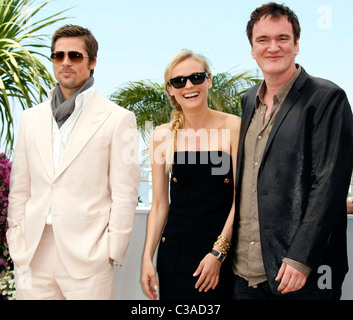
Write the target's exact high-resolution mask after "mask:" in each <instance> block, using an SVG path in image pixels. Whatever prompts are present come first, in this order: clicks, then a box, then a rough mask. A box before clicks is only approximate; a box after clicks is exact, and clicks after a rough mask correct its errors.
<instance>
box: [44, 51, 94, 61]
mask: <svg viewBox="0 0 353 320" xmlns="http://www.w3.org/2000/svg"><path fill="white" fill-rule="evenodd" d="M66 52H67V56H68V57H69V59H70V61H71V62H73V63H81V62H82V60H83V58H89V56H84V55H83V54H82V53H81V52H80V51H53V52H52V53H51V55H50V59H51V60H52V61H53V62H62V61H63V60H64V59H65V53H66Z"/></svg>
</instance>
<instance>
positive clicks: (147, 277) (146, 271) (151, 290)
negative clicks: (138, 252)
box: [141, 261, 158, 300]
mask: <svg viewBox="0 0 353 320" xmlns="http://www.w3.org/2000/svg"><path fill="white" fill-rule="evenodd" d="M141 273H142V276H141V284H142V287H143V290H144V291H145V293H146V295H147V296H148V297H150V298H151V299H152V300H157V289H158V282H157V277H156V268H155V267H154V265H153V263H152V261H144V262H143V263H142V272H141Z"/></svg>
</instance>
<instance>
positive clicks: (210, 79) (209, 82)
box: [207, 76, 212, 89]
mask: <svg viewBox="0 0 353 320" xmlns="http://www.w3.org/2000/svg"><path fill="white" fill-rule="evenodd" d="M207 80H208V89H211V88H212V76H210V77H209V78H208V79H207Z"/></svg>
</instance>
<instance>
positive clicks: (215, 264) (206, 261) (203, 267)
mask: <svg viewBox="0 0 353 320" xmlns="http://www.w3.org/2000/svg"><path fill="white" fill-rule="evenodd" d="M221 266H222V262H221V261H219V260H218V259H217V258H216V257H215V256H214V255H213V254H211V253H208V254H207V255H206V256H205V257H204V258H203V259H202V261H201V262H200V264H199V266H198V268H197V269H196V271H195V273H194V274H193V276H194V277H197V276H198V275H200V277H199V279H198V280H197V282H196V285H195V289H199V292H201V291H202V290H204V291H205V292H207V291H208V290H210V289H211V288H212V289H214V288H216V286H217V285H218V282H219V270H220V269H221Z"/></svg>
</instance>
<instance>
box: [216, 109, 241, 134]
mask: <svg viewBox="0 0 353 320" xmlns="http://www.w3.org/2000/svg"><path fill="white" fill-rule="evenodd" d="M213 112H214V115H215V116H216V117H219V119H220V120H221V121H222V123H223V126H222V127H223V129H231V130H232V129H235V130H239V129H240V124H241V118H240V117H239V116H237V115H234V114H230V113H225V112H221V111H215V110H214V111H213Z"/></svg>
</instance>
